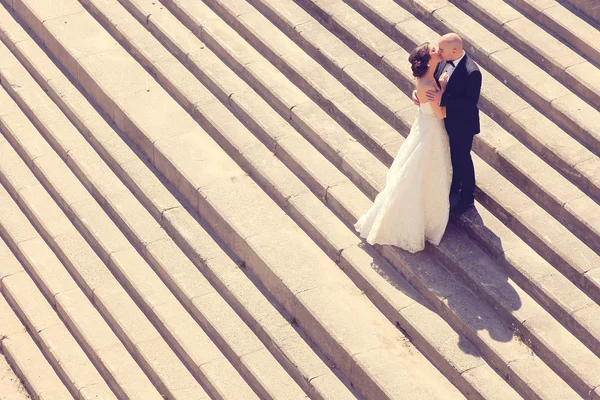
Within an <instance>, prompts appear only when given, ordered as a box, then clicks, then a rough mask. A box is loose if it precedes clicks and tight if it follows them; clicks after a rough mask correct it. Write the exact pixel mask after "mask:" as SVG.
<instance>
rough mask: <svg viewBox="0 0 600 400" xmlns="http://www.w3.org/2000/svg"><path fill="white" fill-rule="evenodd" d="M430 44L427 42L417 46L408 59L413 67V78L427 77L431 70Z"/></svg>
mask: <svg viewBox="0 0 600 400" xmlns="http://www.w3.org/2000/svg"><path fill="white" fill-rule="evenodd" d="M430 58H431V56H430V55H429V42H425V43H423V44H421V45H419V46H417V47H416V48H415V49H414V50H413V51H412V52H411V53H410V56H409V57H408V62H409V63H410V65H411V69H412V73H413V76H415V77H416V78H420V77H422V76H423V75H425V72H427V69H428V68H429V59H430Z"/></svg>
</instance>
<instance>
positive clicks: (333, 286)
mask: <svg viewBox="0 0 600 400" xmlns="http://www.w3.org/2000/svg"><path fill="white" fill-rule="evenodd" d="M28 5H29V7H35V5H34V4H28ZM37 10H39V9H37ZM38 13H39V11H38ZM42 18H43V17H42ZM49 22H51V21H46V22H45V23H44V26H43V29H44V30H46V33H45V34H42V35H41V36H42V37H44V38H45V42H46V43H47V44H49V47H50V48H54V49H53V52H55V53H57V47H54V45H56V44H58V41H56V40H52V39H51V37H53V38H55V39H56V37H57V36H58V37H59V38H60V42H61V45H60V47H59V49H61V50H62V54H64V55H66V54H71V56H72V54H73V52H75V51H76V47H77V46H76V43H75V42H76V41H74V40H73V37H71V39H69V36H68V35H67V34H65V33H64V31H63V32H60V31H59V30H56V31H55V30H54V29H52V28H51V27H50V26H51V23H49ZM87 22H91V21H89V20H88V21H87ZM87 27H88V28H89V23H88V24H87ZM50 32H52V34H50ZM70 33H71V34H75V35H76V34H77V32H76V31H74V30H72V31H71V32H70ZM74 37H76V36H74ZM50 42H52V44H50ZM67 43H68V45H67ZM66 49H68V51H65V50H66ZM77 51H79V50H77ZM110 54H112V56H113V57H118V58H119V61H120V63H119V64H120V66H121V68H125V71H128V72H127V74H128V75H129V74H131V77H129V76H128V77H125V76H123V75H122V74H117V75H115V74H106V73H102V74H100V73H97V72H98V70H96V72H93V71H92V69H93V68H96V69H97V68H98V67H101V68H110V65H108V64H107V59H105V58H106V57H107V56H110ZM119 54H121V55H119ZM125 55H126V54H125V53H123V52H121V50H120V49H118V48H116V49H115V48H112V49H110V50H108V51H107V52H103V53H96V54H95V55H91V56H88V57H83V58H79V59H78V62H77V64H78V65H77V66H78V69H79V73H78V74H76V76H78V77H79V81H80V82H81V83H82V84H83V86H84V87H85V88H86V89H87V90H88V92H91V95H92V96H93V97H95V98H96V99H97V100H99V102H100V104H102V105H103V106H104V107H105V109H108V110H109V111H110V112H111V113H112V114H113V116H114V115H115V114H116V116H117V118H116V119H117V121H120V120H121V118H122V117H123V115H124V114H125V113H124V111H128V112H130V107H128V106H126V105H125V104H123V103H124V101H123V100H122V98H121V99H119V97H121V96H119V95H117V93H113V92H112V91H113V89H114V86H113V89H111V87H110V83H109V81H112V82H113V84H117V83H118V82H121V84H122V82H124V81H127V82H129V83H130V85H129V87H130V88H131V89H132V88H134V87H135V88H136V89H143V90H147V89H148V87H147V86H145V85H146V83H148V82H149V76H148V75H146V74H147V73H146V72H145V71H143V70H142V69H141V67H139V65H138V64H136V63H135V62H134V61H133V59H132V58H130V57H129V56H127V57H125ZM95 57H101V58H103V59H104V60H103V62H100V63H97V62H93V61H92V59H93V58H95ZM128 57H129V58H128ZM69 59H70V60H72V61H74V59H73V58H71V57H70V58H69ZM68 64H69V62H68V59H67V62H66V63H65V65H68ZM71 64H72V63H71ZM84 71H85V73H84ZM75 72H77V71H75ZM133 77H138V79H137V82H136V81H135V80H133V81H132V80H131V79H132V78H133ZM92 82H94V86H96V87H97V88H102V89H100V90H99V91H94V90H90V89H91V85H92ZM107 84H108V86H107ZM152 90H156V91H159V92H160V90H159V89H158V88H154V87H152ZM121 95H122V93H121ZM108 99H114V100H108ZM114 101H117V102H118V103H119V105H118V106H117V107H111V103H112V104H113V106H114ZM170 104H175V103H174V101H173V100H170V99H165V104H164V107H161V109H168V108H171V106H170ZM175 117H176V118H175ZM169 118H170V121H177V124H176V125H175V126H173V127H172V128H173V129H172V131H171V132H169V134H170V135H172V136H171V137H169V138H164V139H162V140H158V141H157V142H155V143H154V147H155V149H154V150H155V151H154V152H153V153H152V152H150V151H149V150H151V149H150V148H149V144H151V143H153V140H154V139H158V137H160V136H158V137H157V136H156V134H157V132H156V131H154V132H153V129H156V125H153V124H151V123H149V121H147V120H145V119H137V118H136V119H135V125H134V123H133V121H132V116H131V114H129V115H128V117H127V118H126V119H125V121H126V122H127V124H129V128H128V127H126V126H125V125H126V124H121V125H122V126H121V127H125V132H126V133H127V134H128V135H130V136H131V137H133V138H134V139H135V140H136V142H137V143H138V145H140V146H141V147H142V149H144V151H148V153H147V154H150V155H152V154H153V158H154V164H155V165H156V166H157V168H158V169H159V171H161V172H162V173H163V174H164V175H166V176H167V177H172V178H175V179H171V180H172V181H173V182H175V183H176V185H177V187H178V189H179V191H180V192H181V193H182V195H183V196H184V197H186V199H187V200H188V201H190V202H191V203H192V204H194V202H195V201H199V203H197V204H198V209H199V213H200V215H201V216H202V217H203V218H206V219H207V221H208V222H209V225H211V227H212V228H214V229H215V230H216V232H217V233H218V234H219V236H221V237H222V238H223V239H224V241H225V242H226V243H227V244H228V245H229V246H230V247H232V248H233V250H234V251H236V252H237V253H238V254H242V255H243V256H244V258H245V259H246V265H247V266H248V268H249V269H250V270H251V271H252V272H254V273H256V274H257V275H258V276H259V278H260V279H261V281H262V282H263V283H264V284H265V285H266V286H267V288H268V289H269V290H270V291H271V293H273V294H274V296H275V297H276V298H277V299H278V301H279V302H280V303H282V304H283V305H284V307H285V308H286V309H287V310H288V311H290V312H291V313H292V314H293V316H294V317H295V319H296V321H297V322H298V323H299V325H300V326H301V327H303V328H304V329H307V328H308V330H309V332H310V335H311V338H313V340H316V341H317V342H318V343H319V344H320V347H321V348H323V349H324V350H325V353H326V354H327V355H328V356H330V357H332V358H334V360H336V361H337V364H338V365H339V366H340V369H341V370H342V372H344V373H345V374H348V375H350V377H351V380H352V381H354V382H355V384H358V382H359V381H361V380H362V382H365V383H364V384H360V385H359V387H361V388H362V390H363V391H365V392H366V393H367V394H369V393H373V394H374V395H376V394H377V393H379V394H380V395H382V394H383V393H384V391H389V392H388V395H394V396H398V395H399V393H401V391H400V388H399V385H404V384H408V385H410V386H414V388H413V389H412V391H411V390H405V391H404V394H406V393H411V394H412V395H413V396H415V397H422V395H423V392H422V390H429V391H433V392H434V393H435V394H437V396H440V398H455V397H457V396H459V393H458V392H457V391H456V389H454V388H453V387H452V386H451V385H450V384H449V383H448V381H447V380H446V379H445V378H443V377H442V375H441V374H439V372H437V371H436V370H435V369H434V368H433V367H432V366H431V364H429V362H428V361H426V360H425V359H424V358H423V357H422V356H421V355H420V354H419V353H417V352H415V350H414V349H412V350H410V352H409V351H408V349H407V347H406V345H405V344H400V343H401V342H402V340H401V339H400V335H399V333H398V332H397V331H396V329H395V328H394V327H393V326H392V325H391V324H389V322H387V321H386V320H385V317H384V316H383V315H381V314H379V312H378V311H377V310H376V309H375V308H374V307H373V306H372V305H371V304H370V302H369V301H368V300H367V299H366V298H365V297H364V296H362V295H361V294H360V291H359V290H358V289H356V287H355V286H354V285H353V284H352V283H351V282H350V281H349V280H348V279H347V278H346V277H345V276H344V275H343V273H342V272H341V271H339V269H338V267H337V266H336V265H335V264H334V263H333V262H332V261H331V260H329V259H328V258H327V256H326V255H325V254H324V253H323V252H322V251H321V250H320V249H318V247H317V246H316V245H315V244H314V243H313V242H312V241H310V240H308V237H307V236H306V235H305V234H304V233H303V232H302V231H300V230H299V229H298V227H297V226H296V225H295V224H294V223H293V222H292V221H291V219H289V217H287V216H286V215H285V214H284V213H283V211H281V210H279V209H278V208H277V206H276V205H275V204H274V203H273V201H272V200H271V199H269V198H268V197H267V196H266V194H265V193H264V192H262V191H261V190H260V189H259V188H258V186H257V185H256V184H255V183H254V182H252V181H251V180H250V179H249V178H247V177H245V176H244V175H243V172H242V171H241V170H239V168H238V167H237V166H235V165H234V164H233V163H232V162H231V160H230V159H228V158H226V157H223V156H222V154H224V153H222V150H220V149H219V148H218V146H217V145H216V144H215V143H214V142H212V141H210V140H206V139H208V137H207V136H206V134H205V133H204V132H202V131H201V130H200V129H199V128H196V129H195V130H194V131H193V132H190V133H189V134H186V133H185V130H183V129H181V128H185V125H184V124H185V123H186V122H187V121H188V120H189V118H190V117H189V116H187V115H186V114H185V112H183V110H181V112H177V113H173V115H171V116H170V117H169ZM121 121H122V120H121ZM125 121H123V122H125ZM140 133H143V136H141V135H140ZM163 134H165V132H163ZM177 134H179V135H180V136H178V137H175V136H176V135H177ZM151 138H153V139H151ZM198 146H201V147H198ZM200 148H202V149H203V151H202V157H201V158H202V159H203V160H202V159H198V158H197V157H196V158H195V157H187V156H184V157H179V156H177V154H184V153H185V150H189V149H196V150H195V151H198V150H199V149H200ZM182 151H184V153H181V152H182ZM214 163H216V164H214ZM202 165H204V166H205V168H212V171H215V175H214V176H205V175H204V176H198V173H197V172H194V171H198V168H199V167H201V166H202ZM217 165H219V166H218V167H217ZM184 177H185V178H184ZM224 177H226V178H225V180H223V179H222V178H224ZM231 178H233V179H231ZM192 180H193V181H195V183H193V184H192V183H191V182H193V181H192ZM215 182H217V183H215ZM210 183H213V184H212V185H211V184H210ZM196 187H197V188H200V189H199V191H198V192H197V193H196V191H195V188H196ZM190 189H191V190H190ZM200 193H201V195H200ZM197 195H198V197H196V196H197ZM224 197H227V199H225V198H224ZM249 198H252V199H253V201H252V204H253V207H255V208H256V213H252V214H249V213H248V212H247V211H245V210H244V207H243V205H244V204H247V201H248V199H249ZM201 199H202V200H201ZM221 200H223V201H221ZM240 206H241V207H240ZM265 215H269V218H265V217H264V216H265ZM242 238H246V239H242ZM276 260H285V262H284V264H280V262H278V261H276ZM315 262H319V264H320V265H319V270H318V271H317V270H315V269H314V267H313V265H315ZM290 263H293V267H291V266H290V267H288V268H284V269H281V267H278V266H279V265H286V264H287V265H290ZM333 292H334V293H335V296H331V293H333ZM325 299H326V300H325ZM350 310H352V312H350ZM319 321H326V322H327V324H324V323H321V322H319ZM350 321H352V323H350ZM359 327H360V332H358V331H356V329H357V328H359ZM317 332H318V334H317ZM361 349H362V350H365V351H364V352H360V350H361ZM413 352H414V353H413ZM359 353H360V354H359ZM352 354H357V355H356V358H354V357H352ZM411 354H412V355H411ZM358 360H360V363H358V362H357V361H358ZM375 360H376V361H375ZM405 363H415V364H416V366H415V367H413V368H411V369H406V367H405V366H403V365H400V364H405ZM357 367H358V368H357ZM375 367H376V373H375V369H373V368H375ZM351 368H352V370H351ZM392 371H393V372H392ZM417 371H418V373H419V375H423V376H426V378H425V379H426V381H428V382H429V383H428V384H427V383H425V384H424V385H425V386H427V389H423V388H422V387H419V386H417V384H416V381H415V380H414V378H413V377H408V376H407V377H406V378H400V377H398V376H397V374H398V372H402V373H403V374H404V373H406V374H411V375H412V373H413V372H414V373H417ZM392 375H393V376H392ZM399 378H400V379H399ZM374 381H377V382H378V383H379V384H378V385H377V384H374V383H375V382H374ZM432 394H433V393H432Z"/></svg>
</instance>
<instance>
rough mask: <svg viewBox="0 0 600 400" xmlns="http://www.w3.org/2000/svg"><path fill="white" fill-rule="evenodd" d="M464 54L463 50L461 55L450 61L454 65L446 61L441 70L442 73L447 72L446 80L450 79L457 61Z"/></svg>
mask: <svg viewBox="0 0 600 400" xmlns="http://www.w3.org/2000/svg"><path fill="white" fill-rule="evenodd" d="M465 54H466V53H465V51H464V50H463V53H462V56H460V57H459V58H457V59H456V60H454V61H452V62H453V63H454V67H453V66H452V64H449V63H446V66H445V67H444V70H443V71H442V73H444V72H447V73H448V80H450V78H451V77H452V73H453V72H454V70H455V69H456V67H457V66H458V63H459V62H461V61H462V59H463V58H464V57H465Z"/></svg>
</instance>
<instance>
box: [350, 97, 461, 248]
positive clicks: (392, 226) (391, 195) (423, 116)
mask: <svg viewBox="0 0 600 400" xmlns="http://www.w3.org/2000/svg"><path fill="white" fill-rule="evenodd" d="M451 181H452V165H451V162H450V145H449V141H448V134H447V133H446V128H445V127H444V121H443V120H440V119H438V118H436V116H435V114H434V111H433V109H432V108H431V105H430V104H429V103H425V104H422V105H421V107H420V108H419V112H418V115H417V118H416V119H415V122H414V123H413V125H412V128H411V130H410V134H409V135H408V137H407V138H406V140H405V141H404V143H403V144H402V146H401V147H400V150H399V151H398V154H397V155H396V158H395V159H394V162H393V163H392V166H391V167H390V169H389V171H388V173H387V178H386V184H385V188H384V189H383V190H382V191H381V193H379V194H378V195H377V197H376V198H375V201H374V202H373V205H372V206H371V208H370V209H369V211H367V213H366V214H364V215H363V216H361V217H360V219H359V220H358V222H357V223H356V224H355V225H354V227H355V228H356V230H357V231H358V232H359V233H360V236H361V237H363V238H365V239H366V240H367V242H368V243H370V244H376V243H377V244H389V245H394V246H396V247H400V248H402V249H404V250H407V251H409V252H411V253H415V252H417V251H421V250H423V249H424V248H425V241H426V240H427V241H429V242H431V243H433V244H436V245H437V244H439V243H440V241H441V240H442V236H443V235H444V231H445V230H446V225H447V223H448V216H449V211H450V204H449V199H448V197H449V194H450V183H451Z"/></svg>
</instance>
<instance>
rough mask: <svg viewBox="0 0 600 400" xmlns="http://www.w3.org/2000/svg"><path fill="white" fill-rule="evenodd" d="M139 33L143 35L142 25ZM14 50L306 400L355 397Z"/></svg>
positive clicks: (196, 228) (154, 184)
mask: <svg viewBox="0 0 600 400" xmlns="http://www.w3.org/2000/svg"><path fill="white" fill-rule="evenodd" d="M110 10H111V11H117V10H119V8H116V7H111V9H110ZM3 26H5V27H7V28H10V30H11V32H13V34H16V32H17V31H18V29H20V27H19V26H18V25H16V23H14V21H13V24H12V25H11V24H10V21H3ZM139 28H140V29H141V30H142V31H143V32H146V31H145V29H144V28H142V27H141V26H140V27H139ZM135 32H136V30H135V29H133V26H132V25H128V29H127V30H126V33H128V34H132V33H133V35H134V37H135ZM146 33H147V32H146ZM147 34H148V35H149V33H147ZM16 51H17V55H18V56H19V58H20V60H21V62H22V63H23V64H25V65H27V66H28V67H29V71H30V72H31V73H32V74H33V75H34V76H37V78H38V82H40V81H41V82H43V83H42V85H43V87H44V89H45V90H46V91H47V92H48V94H49V95H50V96H51V97H52V98H53V99H54V100H55V101H56V102H57V103H58V104H59V106H60V107H61V109H62V110H63V112H65V114H66V115H69V116H70V119H71V122H72V123H74V124H75V125H76V126H77V127H78V129H79V130H80V131H82V132H86V136H89V140H90V142H91V143H92V144H93V145H94V147H95V149H96V151H97V152H98V153H99V154H102V155H103V157H104V159H106V160H109V164H110V165H111V166H112V167H113V170H115V171H116V172H117V173H118V174H119V177H120V179H121V180H122V181H123V182H125V183H126V184H127V186H128V187H129V188H130V189H131V190H132V191H133V192H134V194H135V195H136V196H137V197H138V198H141V201H142V203H143V204H144V206H145V207H146V208H147V209H148V210H150V212H151V214H152V215H153V216H154V217H155V219H157V221H159V222H160V223H161V225H162V226H163V227H164V228H165V229H167V231H168V232H169V234H170V235H171V236H172V237H173V238H174V240H175V241H176V242H177V244H178V245H179V246H180V247H181V248H182V249H184V250H185V251H186V254H187V255H188V257H189V258H190V259H191V260H193V261H194V264H195V265H196V267H198V268H200V270H201V271H202V273H204V274H205V275H207V277H208V278H209V280H210V281H211V283H212V284H213V285H214V286H215V287H217V289H218V290H219V292H220V293H223V294H224V296H225V297H226V299H227V301H228V302H229V303H230V304H236V311H237V312H238V313H240V312H241V314H242V317H243V318H244V320H245V322H246V323H247V324H248V325H249V326H251V327H252V329H253V330H254V331H255V332H257V334H258V336H259V337H260V338H261V340H262V341H263V343H266V344H267V345H268V347H269V348H270V350H271V352H272V353H273V354H274V355H275V356H278V355H281V356H280V357H279V358H278V361H279V362H280V363H281V364H282V365H284V366H287V367H286V369H287V370H288V371H295V372H293V376H295V379H296V380H297V381H298V382H299V384H300V385H301V387H302V388H303V389H304V390H305V391H307V392H309V394H310V395H311V397H312V395H315V394H317V396H320V398H324V399H328V398H340V399H341V398H354V396H353V395H352V394H350V392H349V391H348V389H347V388H345V387H344V386H343V384H342V383H341V382H340V380H339V379H338V378H337V377H336V376H335V374H334V373H333V372H332V371H331V370H330V369H329V368H328V367H327V366H326V365H325V363H324V362H323V361H321V360H320V359H319V357H318V355H316V354H315V352H314V350H312V349H311V348H310V347H309V346H308V345H307V344H306V343H305V342H304V341H303V339H302V338H301V337H300V336H299V335H298V334H297V333H296V331H295V330H294V328H293V327H292V325H291V324H290V323H289V322H288V321H286V320H285V319H284V316H282V315H281V314H280V312H279V311H278V310H277V309H275V307H274V306H273V305H272V304H271V303H270V300H269V299H267V298H266V297H265V296H264V295H263V294H262V293H261V292H260V290H259V289H258V288H257V287H256V286H255V285H254V284H253V283H252V282H251V281H250V280H249V279H248V278H247V277H246V275H245V274H244V273H243V272H242V271H241V270H240V269H239V268H238V266H237V265H236V263H237V262H236V261H235V260H234V259H232V258H231V256H230V255H228V254H226V253H225V252H224V251H223V250H222V249H221V248H220V246H223V245H222V244H219V243H216V242H215V241H214V240H213V239H212V238H211V237H210V235H209V233H207V231H205V230H204V228H203V227H202V226H201V225H200V224H199V223H198V222H197V221H196V220H195V219H194V217H193V216H192V215H191V214H190V213H189V212H188V211H187V210H186V209H185V208H184V206H183V205H182V204H181V203H180V201H179V200H178V199H176V198H175V197H174V196H173V195H172V194H171V193H170V192H169V190H168V189H167V188H166V187H165V186H164V183H163V182H161V181H160V180H159V179H158V178H157V177H156V175H155V174H154V172H153V171H152V170H151V169H150V168H149V167H148V166H147V165H146V164H145V163H144V162H143V161H142V160H140V159H139V158H138V157H137V156H136V154H135V153H134V150H132V149H131V148H130V146H131V143H126V142H125V141H123V140H122V139H121V138H120V137H119V135H118V133H117V132H116V131H115V130H114V129H113V128H114V127H112V126H109V125H108V124H107V123H106V122H105V121H104V120H103V119H102V117H101V116H100V115H99V114H98V113H97V112H96V111H95V110H94V108H93V106H92V105H91V104H90V103H88V102H87V100H86V99H85V98H84V97H83V95H82V94H81V93H80V92H79V91H78V90H77V89H76V88H75V87H74V86H73V85H72V84H71V83H70V82H68V81H67V80H66V79H65V78H64V77H56V78H51V79H48V80H45V78H48V77H49V76H52V75H53V72H54V69H55V68H56V67H55V66H54V65H53V64H51V63H48V62H47V61H48V59H47V56H46V55H45V54H44V53H43V52H42V51H41V49H40V48H39V47H37V46H33V45H32V46H22V45H21V46H19V47H18V48H17V49H16ZM177 76H179V75H177ZM44 84H45V85H44ZM190 89H192V88H190ZM167 247H171V246H167ZM179 272H180V275H181V276H182V277H183V278H185V279H186V280H188V281H202V279H203V278H202V277H200V278H199V277H198V276H197V274H198V273H197V272H192V271H190V270H189V269H184V270H182V271H179ZM200 286H202V285H200ZM183 289H184V290H183V292H185V294H186V295H187V296H188V297H190V298H191V295H192V294H193V293H194V287H189V288H188V287H183ZM291 343H293V345H292V344H291ZM290 373H291V374H292V372H290Z"/></svg>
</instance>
